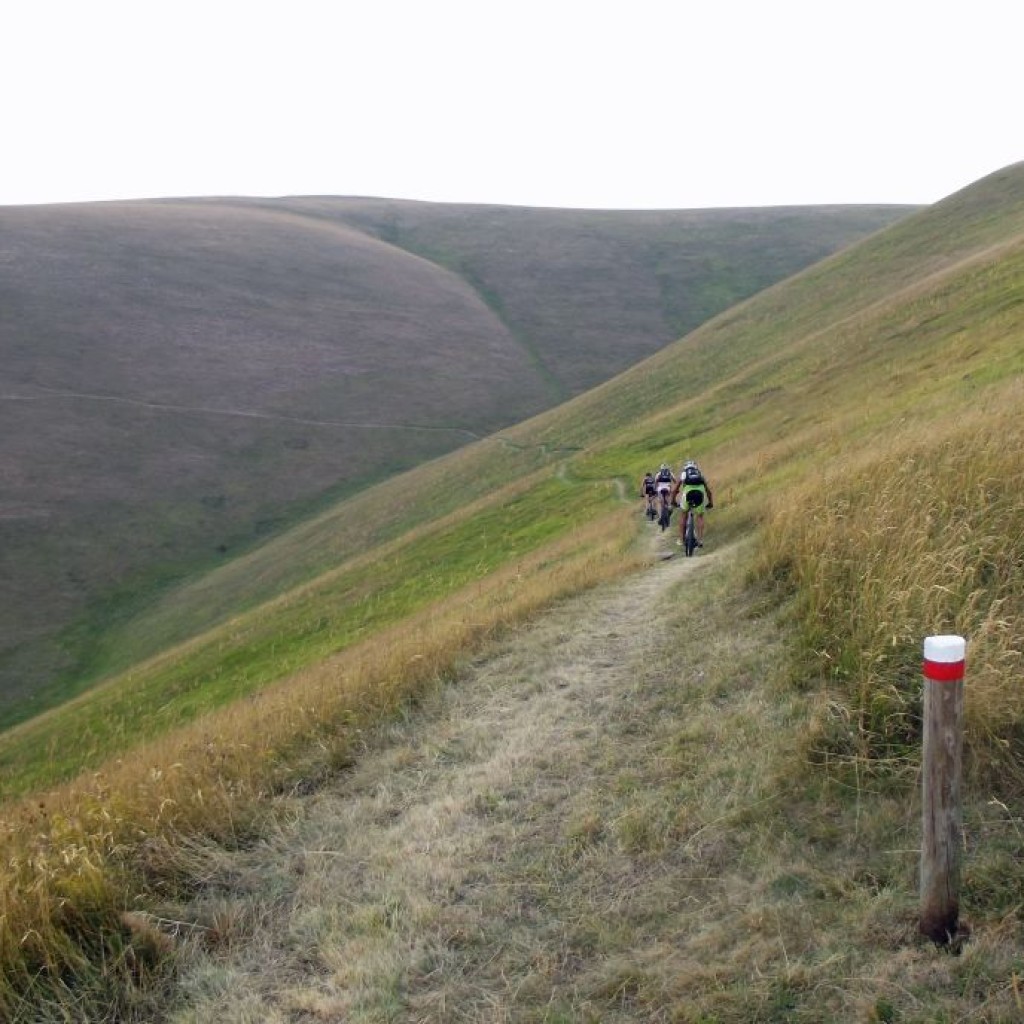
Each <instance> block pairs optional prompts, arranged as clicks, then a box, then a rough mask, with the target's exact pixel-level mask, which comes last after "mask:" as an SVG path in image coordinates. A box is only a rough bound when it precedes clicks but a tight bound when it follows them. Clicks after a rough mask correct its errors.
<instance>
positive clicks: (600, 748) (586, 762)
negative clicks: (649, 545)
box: [169, 526, 728, 1024]
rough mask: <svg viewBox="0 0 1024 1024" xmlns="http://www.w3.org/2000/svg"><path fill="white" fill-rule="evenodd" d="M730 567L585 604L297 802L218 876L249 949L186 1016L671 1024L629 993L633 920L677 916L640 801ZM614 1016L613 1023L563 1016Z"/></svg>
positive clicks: (542, 625) (218, 960)
mask: <svg viewBox="0 0 1024 1024" xmlns="http://www.w3.org/2000/svg"><path fill="white" fill-rule="evenodd" d="M651 529H652V535H651V536H652V542H653V544H654V545H655V547H656V550H657V552H658V553H660V554H661V555H662V556H664V555H667V554H668V553H669V552H671V551H674V550H675V548H674V543H675V539H674V538H675V534H674V533H671V534H669V533H665V534H661V533H660V532H658V533H654V532H653V531H655V530H656V527H653V526H652V527H651ZM724 557H726V558H727V557H728V555H727V554H726V555H725V556H724ZM722 558H723V555H720V554H715V553H711V554H702V555H701V556H700V557H698V558H694V559H685V558H682V557H678V558H671V559H667V560H655V561H654V562H653V564H652V565H651V566H650V567H649V568H647V569H646V570H644V571H642V572H640V573H637V574H636V575H634V576H632V577H631V578H629V579H627V580H625V581H622V582H619V583H617V584H616V585H614V586H610V587H605V588H602V589H601V590H599V591H595V592H592V593H589V594H584V595H581V596H580V597H578V598H576V599H573V600H571V601H567V602H565V603H563V604H562V605H560V606H559V607H557V608H555V609H553V610H552V611H551V612H550V613H549V614H547V615H546V616H545V617H544V618H542V619H541V620H540V621H538V622H536V623H535V624H532V625H530V626H529V627H527V628H525V629H523V630H521V631H519V632H518V633H517V635H516V637H515V639H514V640H512V641H509V642H507V643H506V644H505V645H504V646H503V648H502V649H500V650H498V651H497V652H495V653H492V654H491V655H489V656H488V657H487V658H486V659H480V660H478V661H477V662H476V663H475V664H473V665H471V666H469V667H468V668H467V671H466V672H465V673H464V676H463V678H462V679H460V681H459V682H458V683H457V684H453V685H447V686H444V687H443V688H441V689H439V691H438V692H436V693H434V694H432V695H430V696H429V697H428V698H427V699H426V700H425V701H424V702H423V704H422V705H421V706H420V707H419V708H418V709H416V710H415V712H410V713H409V714H408V715H407V717H406V718H405V719H404V720H403V721H401V722H398V723H393V724H391V725H390V726H389V727H388V728H387V729H386V730H383V731H382V733H381V734H380V735H377V736H375V737H373V738H372V739H371V740H369V741H368V749H367V751H366V753H365V755H364V756H363V757H361V758H360V761H359V763H358V764H357V765H356V767H355V768H354V769H353V770H352V771H350V772H348V773H346V774H344V775H342V776H340V777H339V778H338V779H337V780H336V781H335V782H333V783H332V784H330V785H329V786H328V787H326V788H325V789H323V790H321V791H319V792H318V793H316V794H314V795H312V796H311V797H308V798H305V799H302V800H299V799H295V800H294V801H293V803H292V806H291V807H290V813H291V814H292V815H293V817H294V821H293V824H291V825H290V826H288V827H287V828H284V827H282V828H281V830H280V831H279V833H278V834H277V835H276V836H275V837H273V839H272V840H270V841H269V842H267V843H266V844H264V845H261V846H260V847H258V848H257V849H255V850H249V851H245V852H242V853H238V854H236V855H233V856H230V857H229V856H227V855H223V859H221V860H218V861H216V862H214V863H211V864H210V866H209V870H208V875H209V890H208V893H207V897H206V900H207V905H206V907H205V908H199V916H202V915H203V914H205V916H206V919H207V920H210V921H213V922H214V924H215V927H216V928H217V930H218V933H220V934H221V935H222V936H223V937H224V938H226V939H227V941H226V942H222V943H221V947H222V948H220V949H218V951H217V953H216V955H215V956H214V957H210V958H208V959H205V960H203V961H201V962H200V963H199V964H198V965H197V967H196V969H195V970H193V971H191V972H190V973H188V974H187V975H186V976H185V977H184V978H183V981H182V993H183V995H184V997H185V1001H186V1004H187V1006H188V1008H187V1009H179V1010H178V1011H177V1012H176V1013H175V1014H174V1015H172V1016H171V1017H170V1018H169V1019H171V1020H173V1021H175V1022H178V1024H183V1022H186V1021H187V1022H198V1021H209V1020H214V1019H215V1020H217V1021H219V1022H223V1024H230V1022H239V1024H240V1022H243V1021H257V1020H258V1021H261V1022H275V1021H281V1022H284V1021H288V1022H299V1021H366V1022H369V1021H436V1022H446V1021H480V1022H483V1021H504V1020H534V1019H537V1020H541V1019H544V1020H548V1019H550V1020H561V1019H573V1020H575V1019H602V1020H613V1019H614V1020H618V1019H623V1020H626V1019H628V1020H644V1019H654V1018H652V1017H649V1016H645V1012H640V1013H639V1015H638V1016H635V1017H634V1016H630V1015H629V1014H628V1013H626V1010H625V1009H623V1007H624V1006H625V1004H624V1002H623V999H622V998H621V997H620V995H618V994H616V991H615V988H616V986H617V985H618V984H619V982H618V981H617V980H616V979H617V977H618V974H617V971H618V968H617V967H616V966H615V965H616V962H617V961H616V956H617V955H618V954H617V953H616V950H617V949H619V947H620V946H621V942H620V938H616V937H615V936H616V934H617V933H616V929H617V928H618V927H619V926H620V925H621V924H622V920H625V917H627V916H628V914H629V912H630V911H629V910H628V908H629V907H630V906H631V905H633V904H634V903H637V905H639V903H643V905H644V907H646V899H648V898H653V899H654V901H655V903H656V904H658V903H661V906H660V907H657V908H656V909H655V910H654V911H653V912H655V913H658V912H663V910H664V902H665V901H666V900H668V901H671V900H673V899H674V898H675V897H672V896H670V895H668V894H666V893H665V892H663V891H661V890H660V889H659V886H658V881H657V879H658V876H659V875H663V874H664V872H663V871H662V870H661V868H659V867H658V862H657V860H655V861H654V862H652V863H649V864H647V865H646V866H645V867H641V866H640V865H639V862H638V859H637V858H638V857H642V855H643V854H644V853H645V852H649V850H648V848H650V847H652V846H655V845H657V843H656V840H655V839H654V838H653V837H654V835H655V832H656V827H655V826H656V823H655V822H654V820H653V819H654V818H657V817H658V816H659V815H662V812H661V811H659V810H658V809H657V808H656V807H646V806H645V805H644V801H643V794H642V793H639V794H637V793H630V792H629V791H628V789H629V787H630V786H631V785H633V784H635V783H636V782H637V780H639V779H640V778H642V774H643V772H644V771H648V770H651V764H652V758H654V760H656V759H657V756H658V755H655V754H652V749H649V743H650V742H651V741H652V738H653V736H654V734H656V733H657V732H658V726H657V722H658V721H659V718H660V717H663V716H662V713H661V711H659V708H660V707H661V704H660V703H659V702H664V701H666V700H668V699H671V700H672V701H673V706H674V710H673V711H672V712H671V716H672V717H673V719H674V717H675V715H676V714H678V711H679V709H678V707H677V706H676V705H677V704H678V698H677V695H672V696H671V698H669V697H668V696H667V695H666V693H665V692H664V691H665V684H666V680H670V679H674V678H675V677H676V674H677V672H678V669H677V668H675V667H674V666H673V653H674V651H673V644H674V643H675V642H678V636H677V635H675V634H674V633H673V631H672V630H671V629H669V628H668V626H667V622H668V618H669V617H670V616H673V615H674V616H676V617H677V618H678V616H679V610H680V607H681V602H680V591H679V584H680V583H681V582H682V581H683V580H684V579H685V578H686V577H688V576H691V575H697V576H702V577H704V578H705V579H707V578H709V574H713V568H714V566H715V564H716V562H718V561H719V560H720V559H722ZM695 671H696V669H695ZM655 770H657V771H662V772H663V769H659V768H657V767H656V768H655ZM631 779H632V780H634V781H633V782H632V783H631V782H630V781H629V780H631ZM624 780H625V781H624ZM624 787H625V789H624ZM624 797H625V799H626V803H625V804H622V803H621V801H622V800H623V798H624ZM588 872H590V873H592V874H593V877H591V878H590V880H589V881H587V880H586V879H587V878H588V877H589V876H588ZM641 893H644V894H646V895H645V896H644V897H643V899H641V898H640V897H641ZM638 901H639V903H638ZM633 912H635V913H637V914H638V915H639V916H638V921H639V920H642V919H643V918H644V917H645V916H646V915H648V914H650V913H652V910H651V909H650V908H647V909H644V910H643V911H639V910H637V909H636V908H635V907H634V910H633ZM618 915H621V916H622V920H617V916H618ZM637 927H639V925H638V926H637ZM605 929H607V930H608V931H609V934H608V935H602V934H601V933H602V931H603V930H605ZM588 930H592V931H594V932H595V934H594V935H590V936H588V935H587V932H588ZM634 941H635V938H630V939H629V940H628V942H629V943H633V942H634ZM609 986H610V988H609ZM606 989H607V991H605V990H606ZM581 992H583V993H584V995H582V996H581V995H580V993H581ZM595 993H596V995H595ZM602 993H603V994H602ZM595 999H596V1000H597V1003H598V1004H600V1005H602V1006H604V1009H603V1010H602V1011H601V1013H600V1014H599V1016H598V1017H594V1018H590V1017H585V1016H584V1017H578V1016H569V1017H565V1018H563V1017H559V1016H557V1015H550V1016H549V1015H548V1011H549V1010H550V1009H551V1008H552V1007H554V1006H556V1005H560V1004H561V1003H564V1004H565V1006H566V1007H569V1006H572V1007H575V1008H577V1009H578V1008H579V1007H580V1006H581V1005H583V1002H586V1001H588V1000H589V1001H590V1002H593V1001H594V1000H595ZM581 1000H582V1001H583V1002H581ZM611 1005H614V1006H617V1007H619V1011H618V1012H623V1013H626V1015H625V1016H623V1017H619V1016H616V1015H615V1014H613V1013H612V1012H611V1011H610V1010H609V1008H608V1007H609V1006H611ZM544 1007H547V1008H548V1010H544ZM542 1011H543V1012H542ZM566 1012H568V1010H567V1011H566ZM573 1012H574V1013H575V1010H574V1011H573Z"/></svg>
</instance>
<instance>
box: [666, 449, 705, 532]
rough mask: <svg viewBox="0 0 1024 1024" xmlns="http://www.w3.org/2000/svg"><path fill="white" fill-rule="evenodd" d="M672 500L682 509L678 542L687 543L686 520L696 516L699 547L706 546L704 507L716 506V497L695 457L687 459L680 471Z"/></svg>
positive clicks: (695, 522)
mask: <svg viewBox="0 0 1024 1024" xmlns="http://www.w3.org/2000/svg"><path fill="white" fill-rule="evenodd" d="M671 502H672V504H673V505H678V506H679V508H680V510H681V511H682V515H681V516H680V517H679V541H678V543H679V544H683V543H685V538H686V521H687V519H688V518H689V517H690V516H696V519H695V520H694V531H693V532H694V534H695V535H696V538H697V547H699V548H702V547H704V509H705V508H709V509H711V508H714V507H715V499H714V497H713V496H712V494H711V484H709V483H708V482H707V480H705V479H704V474H703V473H702V472H701V471H700V467H699V466H698V465H697V463H696V462H694V461H693V459H687V461H686V464H685V465H684V466H683V468H682V469H681V470H680V471H679V479H678V480H677V481H676V484H675V487H673V488H672V495H671Z"/></svg>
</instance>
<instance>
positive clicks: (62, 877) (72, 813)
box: [0, 509, 637, 1019]
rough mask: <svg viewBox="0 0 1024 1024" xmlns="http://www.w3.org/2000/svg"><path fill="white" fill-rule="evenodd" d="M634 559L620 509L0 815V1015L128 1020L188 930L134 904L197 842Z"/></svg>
mask: <svg viewBox="0 0 1024 1024" xmlns="http://www.w3.org/2000/svg"><path fill="white" fill-rule="evenodd" d="M636 557H637V556H636V553H635V551H634V550H633V524H632V516H630V514H629V511H628V510H625V509H623V510H620V511H619V512H612V513H610V514H606V515H602V516H597V517H593V518H592V519H591V520H590V521H589V522H588V523H587V525H585V526H582V527H579V528H577V529H574V530H572V531H570V532H569V533H567V534H563V535H562V536H561V537H560V538H556V539H555V540H553V541H551V542H549V543H547V544H545V545H543V546H541V547H540V548H538V549H537V550H534V551H533V552H531V553H528V554H526V555H524V556H523V557H522V558H518V559H514V560H512V561H510V562H509V563H508V564H507V565H505V566H504V567H502V568H499V569H497V570H496V571H494V572H492V573H491V574H490V575H488V576H486V577H485V578H483V579H480V580H478V581H476V582H474V583H472V584H471V585H468V586H465V587H463V588H461V589H460V590H459V591H458V592H456V593H454V594H451V595H450V596H448V597H447V598H445V599H441V600H439V601H437V602H435V603H433V604H431V605H430V606H429V607H428V608H426V609H423V610H421V611H420V612H418V613H416V614H413V615H411V616H409V617H408V618H407V619H405V620H404V621H403V622H401V623H400V624H397V625H394V626H392V627H390V628H388V629H387V630H385V631H383V632H382V633H381V634H378V635H377V636H374V637H372V638H370V639H368V640H366V641H365V642H363V643H361V644H355V645H353V646H352V647H350V648H348V649H347V650H345V651H343V652H341V653H339V654H337V655H335V656H334V657H331V658H328V659H326V660H324V661H322V662H319V663H317V664H316V665H313V666H310V667H307V668H306V669H304V670H302V671H300V672H298V673H296V674H295V675H294V676H292V677H290V678H288V679H286V680H283V681H282V682H281V683H279V684H277V685H276V686H273V687H271V688H268V689H266V690H264V691H262V692H260V693H258V694H255V695H253V696H252V697H251V698H249V699H248V700H246V701H241V702H237V703H235V704H232V705H231V706H229V707H226V708H223V709H221V710H220V711H217V712H214V713H211V714H208V715H206V716H205V717H204V718H203V719H202V720H201V721H199V722H196V723H194V724H192V725H191V726H188V727H187V728H184V729H181V730H178V731H176V732H174V733H173V734H170V735H167V736H165V737H162V738H161V739H159V740H155V741H153V742H151V743H148V744H146V745H144V746H141V747H139V748H137V749H135V750H133V751H131V752H128V753H126V754H124V756H122V757H119V758H116V759H114V760H111V761H109V762H108V763H105V764H103V765H102V766H100V767H98V768H97V769H96V770H95V771H92V772H90V773H88V774H86V775H84V776H82V777H81V778H80V779H78V780H76V781H73V782H70V783H68V784H66V785H64V786H63V787H60V788H59V789H56V790H54V791H52V792H50V793H49V794H46V795H45V796H42V797H37V798H32V799H25V800H23V801H21V802H20V803H17V804H12V805H10V806H9V807H8V808H7V809H6V811H5V813H4V816H3V818H2V820H0V964H2V966H3V980H2V982H0V1018H4V1019H12V1018H13V1016H14V1014H15V1013H16V1012H17V1008H18V1006H19V1005H21V1003H22V1000H23V999H24V998H25V996H26V994H27V993H30V992H31V993H32V999H33V1003H34V1005H44V1004H47V1003H49V1004H50V1005H52V1006H54V1007H56V1008H57V1010H55V1018H56V1019H60V1015H61V1013H64V1012H65V1011H67V1009H68V1007H69V1006H70V1005H71V1004H72V1003H76V1004H78V1005H79V1007H80V1008H81V1007H82V1006H85V1007H86V1008H87V1009H88V1007H90V1006H91V1007H92V1010H91V1011H89V1012H83V1013H81V1015H80V1016H81V1018H82V1019H99V1018H101V1017H102V1016H103V1014H108V1013H110V1012H111V1009H110V1008H111V1007H112V1006H114V1007H118V1009H117V1010H116V1013H117V1014H129V1013H130V1003H131V1000H132V999H133V998H141V997H140V996H139V993H140V991H141V990H145V991H148V992H150V993H152V991H153V990H154V984H153V979H152V977H151V975H152V973H153V972H154V971H155V970H156V969H157V965H158V964H162V965H163V967H164V969H166V968H167V967H168V966H169V965H170V964H172V963H173V957H172V956H168V954H169V953H170V951H171V949H172V947H173V945H174V942H175V939H176V937H177V934H180V933H178V931H177V926H170V927H168V925H167V923H161V922H159V920H158V919H157V918H154V917H151V916H149V915H148V914H142V913H133V912H134V911H142V910H146V909H148V908H151V907H152V906H153V905H154V904H156V903H159V901H160V900H161V899H162V898H165V897H167V896H168V895H169V894H170V893H172V892H173V891H174V888H175V887H176V886H189V885H192V884H196V880H195V879H193V878H191V877H190V876H189V867H188V850H189V847H190V840H189V837H195V836H198V835H205V836H211V837H214V838H217V839H219V840H220V841H223V842H229V843H237V842H242V841H245V839H246V838H247V837H248V836H249V835H251V833H252V829H253V828H254V826H255V825H256V823H257V822H258V820H259V816H260V814H261V813H262V811H261V807H263V805H264V801H263V798H264V797H265V796H266V795H267V794H268V793H271V792H275V791H281V790H287V789H288V788H291V787H295V786H299V787H307V786H309V785H311V784H315V781H316V779H317V778H318V776H320V775H322V774H323V773H325V772H327V771H330V770H332V769H336V768H337V766H338V765H339V764H340V763H344V761H345V760H346V759H347V758H349V757H351V755H352V751H353V749H354V747H355V746H357V745H358V742H359V731H360V729H361V728H362V727H363V726H364V725H365V724H367V723H369V722H371V721H373V720H374V719H376V718H379V717H380V716H381V715H384V714H387V713H389V712H390V711H391V710H393V709H394V708H395V707H396V706H397V705H398V704H399V703H400V702H402V701H404V700H406V699H409V698H410V697H412V696H414V695H415V693H416V692H417V691H418V690H419V689H421V688H422V687H424V686H427V685H429V684H430V682H431V680H434V679H437V678H438V677H439V676H441V675H443V674H445V673H449V672H451V671H453V670H454V668H455V667H456V665H457V664H458V662H459V660H460V659H461V658H464V657H465V656H467V654H469V653H471V652H472V651H473V650H476V649H478V648H479V647H480V646H481V645H482V644H483V643H485V642H487V640H488V639H489V638H490V637H492V636H494V635H495V633H496V631H498V630H502V629H505V628H508V627H509V626H510V625H513V624H515V623H516V622H517V621H520V620H521V619H522V618H523V617H524V616H526V615H529V614H530V613H532V612H533V611H535V610H536V609H537V608H539V607H541V606H542V605H544V604H547V603H550V602H551V601H553V600H555V599H557V598H558V597H559V596H561V595H564V594H568V593H574V592H576V591H578V590H580V589H582V588H584V587H587V586H591V585H593V584H595V583H597V582H599V581H601V580H604V579H607V578H609V577H610V576H613V575H615V574H619V573H621V572H622V571H624V570H625V569H626V568H628V567H629V566H630V565H633V564H635V563H636ZM181 927H182V928H184V930H185V931H186V932H188V931H189V926H187V925H181ZM143 981H144V982H145V985H143V986H141V989H140V982H143ZM62 1008H63V1009H62ZM101 1008H102V1011H101ZM58 1011H59V1012H58ZM76 1013H77V1011H76ZM91 1014H94V1015H91ZM115 1015H116V1014H115ZM143 1017H144V1014H143ZM104 1019H105V1018H104ZM118 1019H121V1018H120V1017H119V1018H118Z"/></svg>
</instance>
